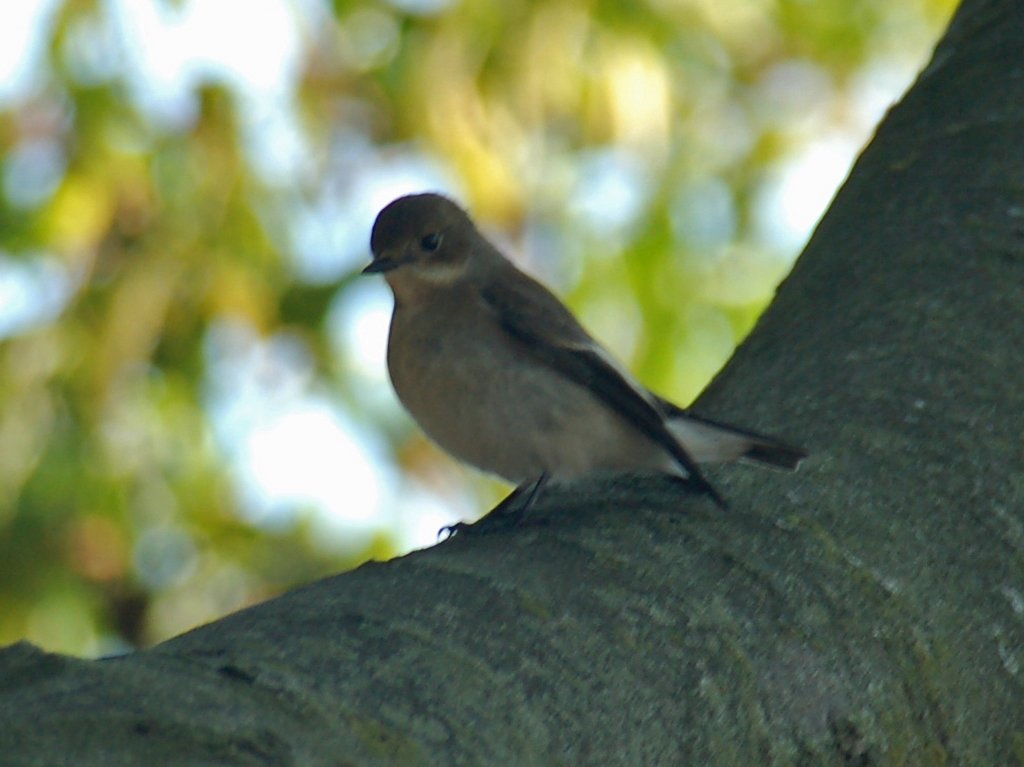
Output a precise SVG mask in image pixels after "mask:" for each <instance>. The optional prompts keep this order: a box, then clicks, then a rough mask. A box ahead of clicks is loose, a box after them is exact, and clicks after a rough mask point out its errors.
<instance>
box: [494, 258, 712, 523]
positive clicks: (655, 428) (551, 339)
mask: <svg viewBox="0 0 1024 767" xmlns="http://www.w3.org/2000/svg"><path fill="white" fill-rule="evenodd" d="M481 292H482V295H483V299H484V302H485V303H486V304H487V305H488V306H489V307H490V308H491V310H492V311H493V312H494V313H495V314H496V316H497V318H498V321H499V322H500V324H501V326H502V328H504V330H505V331H506V332H507V333H508V334H509V335H510V336H511V337H512V338H513V339H515V340H516V341H518V342H519V343H520V344H522V346H523V348H524V349H525V350H527V351H528V352H529V353H530V354H532V355H533V356H534V357H536V358H537V359H539V360H540V361H542V362H544V363H545V364H547V365H548V366H549V367H551V368H552V369H554V370H557V371H558V372H559V373H561V374H562V375H564V376H565V377H566V378H568V379H569V380H571V381H573V382H575V383H577V384H579V385H580V386H582V387H583V388H585V389H587V390H588V391H590V392H592V393H593V394H595V395H596V396H597V397H599V398H600V399H602V400H603V401H604V402H605V403H606V404H607V405H608V406H609V407H611V408H612V409H613V410H614V411H615V412H616V413H618V414H619V415H620V416H622V417H623V418H624V419H625V420H626V421H628V422H629V423H631V424H633V425H634V426H636V428H637V429H639V430H640V431H641V432H642V433H643V434H645V435H646V436H647V437H648V438H650V439H651V440H652V441H653V442H655V443H656V444H657V445H659V446H661V447H662V448H664V449H665V450H666V451H667V452H668V453H669V454H670V455H671V456H672V457H673V458H674V459H675V460H676V462H677V463H678V464H679V465H680V466H681V467H682V468H683V469H685V471H686V474H687V479H688V481H689V482H690V484H692V485H693V486H694V487H695V488H697V489H698V490H700V491H701V492H704V493H707V494H708V495H710V496H711V497H712V498H713V499H714V500H715V503H717V504H718V505H719V506H721V507H723V508H724V507H725V500H724V499H723V498H722V496H720V495H719V494H718V492H717V491H716V490H715V489H714V487H712V485H711V483H709V482H708V481H707V479H706V478H705V477H704V475H703V474H702V473H701V471H700V469H699V468H698V466H697V464H696V462H695V461H694V460H693V458H691V457H690V455H689V454H688V453H687V452H686V450H685V449H684V448H683V446H682V445H681V444H679V441H678V440H677V439H676V438H675V437H673V436H672V434H671V432H669V430H668V428H667V427H666V426H665V415H664V414H663V413H662V412H661V411H660V410H659V409H658V406H657V405H656V404H655V402H654V401H652V400H651V399H648V398H647V397H645V396H644V394H643V393H641V392H638V391H637V389H636V387H635V386H633V385H632V384H631V383H630V382H629V381H628V380H626V378H625V377H624V376H623V375H622V373H620V372H619V371H618V370H616V369H615V367H614V366H613V365H611V364H610V363H609V362H608V361H607V360H606V359H604V358H603V357H602V356H601V355H600V354H599V353H598V352H597V351H595V348H596V343H595V342H594V340H593V339H592V338H591V337H590V336H589V335H588V334H587V332H586V331H585V330H584V329H583V328H582V326H580V324H579V323H578V322H577V321H576V318H575V317H573V316H572V314H571V313H570V312H569V310H568V309H566V308H565V307H564V306H563V305H562V303H561V302H560V301H559V300H558V299H557V298H555V296H554V295H553V294H552V293H550V292H549V291H548V290H547V288H545V287H544V286H543V285H541V284H540V283H538V282H536V281H535V280H533V279H531V278H530V277H528V276H527V275H525V274H523V273H522V272H520V271H518V270H509V271H508V272H506V273H504V274H502V275H501V281H500V282H493V283H491V284H490V285H486V286H484V288H483V290H482V291H481Z"/></svg>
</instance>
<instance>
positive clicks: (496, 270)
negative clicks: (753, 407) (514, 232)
mask: <svg viewBox="0 0 1024 767" xmlns="http://www.w3.org/2000/svg"><path fill="white" fill-rule="evenodd" d="M370 250H371V253H372V260H371V261H370V263H369V265H368V266H366V267H365V268H364V269H363V270H362V272H363V273H364V274H381V275H383V277H384V279H385V280H386V282H387V284H388V286H389V287H390V289H391V293H392V294H393V297H394V309H393V312H392V315H391V323H390V328H389V333H388V347H387V366H388V373H389V376H390V378H391V383H392V385H393V387H394V390H395V393H396V394H397V395H398V399H399V401H400V402H401V403H402V405H403V406H404V407H405V408H406V409H407V410H408V411H409V413H410V414H411V415H412V417H413V419H414V420H415V421H416V422H417V423H418V424H419V426H420V427H421V428H422V429H423V431H424V432H425V433H426V434H427V436H428V437H429V438H430V439H431V440H432V441H434V442H435V443H436V444H437V445H439V446H440V447H441V448H443V449H444V450H445V451H447V452H448V453H449V454H451V455H452V456H454V457H455V458H457V459H459V460H461V461H464V462H466V463H468V464H470V465H472V466H474V467H476V468H477V469H480V470H482V471H484V472H486V473H490V474H494V475H497V476H499V477H501V478H503V479H505V480H507V481H508V482H510V483H512V484H514V485H515V486H516V487H515V490H513V492H512V493H511V494H510V495H509V496H508V497H507V498H506V499H505V500H504V501H502V502H501V503H500V504H499V505H498V506H497V507H496V508H495V509H494V510H493V511H492V512H491V513H490V514H488V515H486V516H485V517H484V518H483V520H481V522H480V523H478V524H476V525H469V524H466V523H458V524H456V525H452V526H449V527H447V528H442V531H443V532H448V533H449V534H454V533H461V532H467V531H470V530H471V529H476V528H480V529H481V530H488V529H493V528H495V527H499V526H503V525H499V524H497V523H496V520H499V519H500V518H501V517H502V516H504V519H505V524H518V523H520V522H521V521H522V520H523V519H525V517H526V515H527V513H528V512H529V510H530V508H531V507H532V506H533V504H534V502H535V501H536V499H537V497H538V495H539V493H540V492H541V490H542V488H543V487H544V486H545V485H546V484H547V483H548V482H549V481H550V480H555V481H558V482H569V481H572V480H574V479H578V478H580V477H583V476H586V475H588V474H591V473H593V472H597V471H633V472H658V473H667V474H671V475H673V476H675V477H677V478H680V479H681V480H682V481H683V482H685V484H687V485H689V486H690V487H691V488H693V489H695V490H696V491H698V492H700V493H702V494H706V495H707V496H710V498H711V499H712V500H713V501H714V502H715V503H716V504H718V505H719V506H721V507H722V508H726V502H725V499H724V498H723V497H722V495H721V494H720V493H719V492H718V491H717V490H716V489H715V488H714V487H713V486H712V484H711V483H710V482H709V481H708V480H707V478H706V477H705V476H704V474H703V472H702V471H701V468H700V465H701V464H704V463H712V462H725V461H733V460H740V459H742V460H746V461H749V462H753V463H756V464H761V465H764V466H769V467H774V468H779V469H785V470H794V469H796V468H797V466H798V465H799V463H800V461H801V460H802V459H803V458H804V457H805V456H806V455H807V453H806V452H805V451H804V450H802V449H800V448H797V447H794V446H792V445H789V444H787V443H785V442H783V441H782V440H779V439H776V438H774V437H770V436H766V435H763V434H759V433H757V432H754V431H750V430H748V429H744V428H740V427H736V426H732V425H730V424H727V423H723V422H720V421H716V420H712V419H709V418H706V417H704V416H701V415H697V414H696V413H694V412H692V411H691V410H688V409H685V408H682V407H678V406H677V405H674V404H673V403H671V402H670V401H669V400H667V399H664V398H662V397H660V396H658V395H656V394H654V393H652V392H651V391H649V390H648V389H647V388H645V387H644V386H643V385H641V384H640V383H639V382H638V381H637V380H636V379H635V378H634V377H633V376H632V375H631V374H630V373H629V371H628V370H626V369H625V368H624V367H623V366H622V365H620V364H619V363H618V362H617V361H616V360H615V359H613V358H612V356H611V355H610V354H609V353H608V352H607V351H606V350H605V349H604V347H602V346H601V344H599V343H598V342H597V341H596V340H595V339H594V338H593V337H592V336H591V335H590V334H589V333H588V332H587V331H586V330H585V329H584V328H583V326H582V325H581V324H580V323H579V322H578V321H577V319H576V318H575V317H574V316H573V314H572V312H571V311H570V310H569V309H568V308H567V307H566V306H565V305H564V304H563V303H562V302H561V301H560V300H559V299H558V298H557V297H556V296H555V294H554V293H552V292H551V291H550V290H548V288H546V287H545V286H544V285H542V284H541V283H540V282H538V281H537V280H536V279H534V278H533V277H531V276H530V275H528V274H526V273H525V272H523V271H522V270H520V269H519V268H518V267H517V266H515V265H514V264H513V263H512V262H511V261H510V260H509V259H508V258H506V257H505V256H504V255H503V254H502V253H501V251H500V250H499V249H498V248H497V247H496V246H494V245H493V244H492V243H491V242H490V241H489V240H488V239H487V237H486V236H485V235H484V234H482V233H481V231H480V230H479V229H478V228H477V226H476V224H475V223H474V222H473V220H472V219H471V218H470V216H469V214H468V213H467V212H466V211H465V210H463V208H461V207H460V206H459V205H458V204H457V203H455V202H454V201H453V200H451V199H449V198H448V197H446V196H444V195H441V194H437V193H432V192H428V193H420V194H411V195H407V196H403V197H399V198H398V199H396V200H393V201H392V202H391V203H389V204H388V205H386V206H385V207H384V208H383V209H382V210H381V211H380V213H379V214H378V215H377V218H376V220H375V222H374V224H373V229H372V232H371V236H370ZM498 512H502V513H501V514H499V513H498ZM488 520H491V522H490V523H489V524H485V523H488Z"/></svg>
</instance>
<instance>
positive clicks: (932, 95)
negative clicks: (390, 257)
mask: <svg viewBox="0 0 1024 767" xmlns="http://www.w3.org/2000/svg"><path fill="white" fill-rule="evenodd" d="M1022 118H1024V12H1022V10H1021V7H1020V5H1019V4H1018V3H1013V2H1008V1H1000V0H989V1H987V2H986V0H967V2H965V4H964V6H963V7H962V8H961V10H960V12H959V13H958V15H957V17H956V18H955V20H954V22H953V24H952V26H951V28H950V30H949V33H948V34H947V36H946V38H945V40H944V41H943V43H942V44H941V45H940V46H939V48H938V50H937V51H936V55H935V58H934V59H933V61H932V63H931V65H930V66H929V67H928V68H927V70H926V71H925V72H924V73H923V74H922V75H921V77H920V79H919V81H918V82H917V84H916V85H915V86H914V88H913V89H912V90H911V92H910V93H909V94H908V95H907V97H906V98H905V99H904V100H903V102H902V103H901V104H900V105H899V106H898V107H896V108H895V109H894V110H893V111H892V113H891V114H890V115H889V116H888V118H887V119H886V121H885V123H884V124H883V125H882V127H881V128H880V129H879V132H878V135H877V137H876V139H875V140H874V141H873V142H872V144H871V146H870V147H869V148H868V149H867V150H866V151H865V152H864V154H863V156H862V157H861V158H860V160H859V161H858V163H857V166H856V168H855V170H854V172H853V173H852V175H851V177H850V179H849V181H848V182H847V183H846V185H845V186H844V187H843V189H842V190H841V192H840V193H839V195H838V196H837V199H836V200H835V202H834V204H833V206H832V208H831V210H830V211H829V213H828V215H827V216H826V218H825V220H824V221H823V222H822V224H821V225H820V226H819V228H818V230H817V232H816V233H815V235H814V237H813V238H812V241H811V243H810V244H809V245H808V247H807V250H806V252H805V254H804V256H803V257H802V258H801V260H800V262H799V263H798V265H797V267H796V268H795V269H794V271H793V273H792V275H791V276H790V277H789V279H788V280H787V281H786V282H785V284H784V285H783V286H782V288H781V289H780V290H779V294H778V297H777V300H776V302H775V303H774V304H773V306H772V307H771V308H770V310H769V311H768V312H767V313H766V314H765V316H764V317H763V318H762V320H761V322H760V323H759V325H758V327H757V329H756V331H755V332H754V333H753V334H752V336H751V337H750V339H749V340H748V342H747V343H745V344H744V345H743V347H742V348H741V349H740V350H739V351H738V352H737V354H736V355H735V358H734V359H733V360H732V361H731V362H730V364H729V365H728V366H727V368H726V369H725V370H724V371H723V373H722V374H721V375H720V376H719V377H718V379H716V381H715V382H714V383H713V385H712V386H711V387H710V388H709V390H708V392H706V394H705V395H704V396H703V397H702V399H701V401H700V402H699V404H698V409H699V410H701V411H704V412H707V413H713V414H715V415H720V416H722V417H724V418H727V419H729V420H732V421H736V422H738V423H746V424H750V425H752V426H756V427H757V428H758V429H763V430H765V431H768V432H778V433H781V434H785V435H786V436H787V437H790V438H792V439H793V440H794V441H799V442H802V443H803V444H805V445H806V446H807V447H809V448H810V449H811V450H812V451H813V455H812V458H811V459H810V460H809V461H808V462H807V464H806V465H805V467H804V469H803V470H802V471H801V472H800V473H799V474H797V475H784V474H775V473H770V472H759V471H755V470H752V469H744V468H740V467H727V468H723V469H720V470H719V471H717V472H716V475H715V481H716V483H718V484H719V485H720V486H721V487H722V489H723V490H724V492H725V494H726V495H727V497H728V498H729V499H730V502H731V505H732V507H733V508H732V510H731V511H730V512H728V513H722V512H720V511H719V510H718V509H716V508H715V507H714V506H713V505H712V504H711V503H710V502H708V501H707V499H704V498H699V497H696V496H693V495H688V494H686V492H685V490H683V489H681V488H680V485H679V484H678V483H675V482H672V481H670V480H668V479H663V478H651V477H647V478H644V477H624V476H618V477H606V478H597V479H594V480H592V481H587V482H585V483H579V484H577V485H574V486H572V487H569V488H564V489H561V490H552V491H550V492H547V493H545V495H544V496H543V498H542V499H541V502H540V503H539V504H538V508H537V512H536V516H535V518H534V519H535V520H536V521H535V522H533V523H532V524H529V525H527V526H525V527H523V528H520V529H517V530H514V531H510V532H507V533H499V534H494V535H491V536H486V537H479V538H455V539H453V540H451V541H448V542H446V543H444V544H443V545H440V546H437V547H435V548H433V549H430V550H427V551H421V552H417V553H414V554H412V555H409V556H407V557H404V558H402V559H399V560H394V561H391V562H387V563H385V564H369V565H366V566H364V567H361V568H359V569H358V570H357V571H355V572H352V573H348V574H345V575H342V576H338V577H335V578H331V579H328V580H325V581H321V582H319V583H315V584H312V585H310V586H308V587H306V588H302V589H298V590H296V591H294V592H292V593H290V594H287V595H285V596H283V597H281V598H279V599H275V600H271V601H270V602H267V603H265V604H262V605H259V606H257V607H254V608H251V609H249V610H245V611H243V612H240V613H237V614H235V615H232V616H229V617H227V618H225V619H223V620H221V621H218V622H216V623H214V624H211V625H209V626H205V627H203V628H201V629H198V630H196V631H193V632H191V633H188V634H186V635H183V636H181V637H178V638H175V639H173V640H171V641H169V642H166V643H164V644H162V645H159V646H157V647H154V648H152V649H150V650H147V651H144V652H139V653H135V654H134V655H131V656H128V657H125V658H119V659H114V660H104V661H96V662H88V661H80V660H74V659H69V658H64V657H59V656H53V655H47V654H44V653H41V652H39V651H38V650H35V649H33V648H32V647H30V646H28V645H24V644H22V645H18V646H15V647H12V648H9V649H7V650H6V651H4V652H3V653H2V654H0V718H2V721H3V726H2V727H0V753H3V754H4V755H5V757H4V758H5V763H7V764H12V765H19V764H40V763H54V762H57V761H60V759H61V758H68V757H71V758H72V761H74V763H76V764H80V765H92V764H97V765H99V764H103V765H112V764H138V763H143V761H144V760H145V761H148V762H149V763H154V764H204V763H216V764H238V765H248V764H292V763H294V764H303V765H314V766H315V765H337V764H359V765H369V764H401V765H413V764H438V765H451V764H516V765H528V764H538V765H550V764H573V765H576V764H601V765H614V764H622V765H640V764H719V765H728V764H737V765H750V764H815V765H828V764H835V765H868V764H979V765H981V764H984V765H994V764H1010V763H1015V762H1014V761H1013V759H1014V756H1015V755H1016V758H1017V759H1018V761H1019V758H1020V753H1021V748H1022V743H1024V741H1022V737H1024V736H1022V734H1021V733H1022V732H1024V690H1022V686H1024V676H1022V674H1024V669H1022V666H1024V650H1022V649H1021V648H1024V509H1022V505H1024V504H1022V499H1024V472H1022V471H1021V466H1022V457H1024V455H1022V448H1021V435H1022V434H1024V386H1022V381H1024V353H1022V349H1024V260H1022V258H1021V255H1022V243H1024V151H1022V149H1021V141H1020V136H1021V135H1022V130H1021V128H1022V123H1024V120H1022Z"/></svg>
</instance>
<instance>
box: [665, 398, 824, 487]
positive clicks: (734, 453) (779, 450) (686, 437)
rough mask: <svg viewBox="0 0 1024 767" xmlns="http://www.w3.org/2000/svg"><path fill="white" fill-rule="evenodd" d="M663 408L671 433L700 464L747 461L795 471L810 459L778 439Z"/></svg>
mask: <svg viewBox="0 0 1024 767" xmlns="http://www.w3.org/2000/svg"><path fill="white" fill-rule="evenodd" d="M663 407H664V408H665V413H666V415H667V416H668V420H667V425H668V429H669V431H670V432H671V433H672V435H673V436H674V437H675V438H676V439H677V440H679V442H680V443H682V445H683V446H684V447H685V448H686V452H687V453H689V454H690V456H692V457H693V460H694V461H696V462H697V463H721V462H725V461H736V460H744V461H750V462H751V463H757V464H760V465H762V466H771V467H773V468H776V469H783V470H786V471H793V470H795V469H796V467H797V466H799V465H800V461H802V460H803V459H804V458H806V457H807V451H805V450H802V449H801V448H798V447H794V446H793V445H789V444H787V443H785V442H783V441H781V440H779V439H776V438H775V437H769V436H767V435H765V434H758V433H757V432H753V431H750V430H749V429H741V428H740V427H738V426H732V425H731V424H727V423H722V422H721V421H712V420H711V419H710V418H704V417H703V416H699V415H697V414H696V413H693V412H691V411H689V410H683V409H682V408H680V407H677V406H675V405H673V404H671V403H669V402H664V403H663Z"/></svg>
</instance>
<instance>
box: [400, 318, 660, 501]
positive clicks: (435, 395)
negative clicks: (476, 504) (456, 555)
mask: <svg viewBox="0 0 1024 767" xmlns="http://www.w3.org/2000/svg"><path fill="white" fill-rule="evenodd" d="M462 329H463V330H464V331H465V332H462V333H458V334H446V335H445V336H441V337H438V336H436V335H435V336H433V337H430V338H426V337H419V338H417V337H416V336H417V335H418V334H417V333H415V330H413V332H412V333H410V334H409V336H407V337H404V338H403V337H402V332H403V330H406V328H402V327H401V326H399V327H398V328H397V329H396V327H395V326H394V325H393V326H392V338H391V341H390V343H389V355H388V356H389V359H388V367H389V370H390V373H391V379H392V383H393V384H394V387H395V391H396V392H397V393H398V397H399V399H400V400H401V401H402V404H404V405H405V407H406V408H407V409H408V410H409V412H410V413H411V414H412V416H413V417H414V418H415V419H416V421H417V422H418V423H419V425H420V427H421V428H422V429H423V430H424V431H425V432H426V433H427V435H428V436H429V437H430V438H431V439H432V440H434V441H435V442H436V443H437V444H438V445H440V446H441V447H442V448H444V449H445V450H446V451H448V452H449V453H451V454H452V455H454V456H455V457H457V458H459V459H461V460H463V461H465V462H467V463H470V464H472V465H474V466H476V467H477V468H480V469H482V470H484V471H488V472H492V473H494V474H497V475H499V476H501V477H504V478H505V479H507V480H509V481H511V482H516V483H518V482H521V481H524V480H527V479H533V478H535V477H537V476H539V475H540V474H541V473H542V472H545V471H546V472H549V473H551V474H553V475H554V476H556V477H558V478H562V479H565V478H571V477H574V476H578V475H581V474H585V473H587V472H589V471H593V470H596V469H659V470H669V469H671V465H672V462H671V460H670V459H669V458H668V456H667V455H666V454H665V453H664V452H663V451H662V450H661V449H660V448H658V447H657V446H656V445H655V444H654V443H652V442H651V441H650V440H648V439H647V438H646V437H644V436H643V435H641V434H640V433H639V432H637V431H636V430H634V429H633V428H632V427H631V426H630V425H629V424H628V423H627V422H626V421H625V420H623V419H622V418H620V417H619V416H618V415H617V414H615V413H614V412H612V411H611V410H609V409H608V408H607V407H605V406H604V404H603V403H601V402H599V401H598V400H597V399H596V398H594V397H593V396H591V395H590V394H589V393H588V392H587V391H586V390H584V389H583V388H582V387H579V386H577V385H576V384H574V383H572V382H571V381H569V380H568V379H565V378H564V377H562V376H561V375H560V374H558V373H556V372H554V371H551V370H549V369H548V368H546V367H544V366H542V365H541V364H540V363H538V362H537V361H535V360H534V359H533V358H532V357H530V356H528V355H527V354H526V353H525V352H524V351H523V350H521V349H520V348H518V347H517V346H516V343H515V342H514V341H512V340H510V339H508V338H506V337H505V336H504V335H503V334H502V333H501V332H500V330H499V329H497V328H494V329H493V331H492V332H491V333H490V334H488V333H487V329H486V328H480V327H477V328H475V329H468V328H466V326H464V325H463V326H462ZM396 330H397V332H398V336H397V337H396V335H395V334H396ZM396 342H399V343H400V344H401V348H402V349H403V350H409V349H415V350H416V352H415V353H414V354H412V355H409V354H403V355H401V359H396V355H394V354H393V353H392V349H393V348H394V346H395V343H396ZM410 342H412V343H410Z"/></svg>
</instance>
